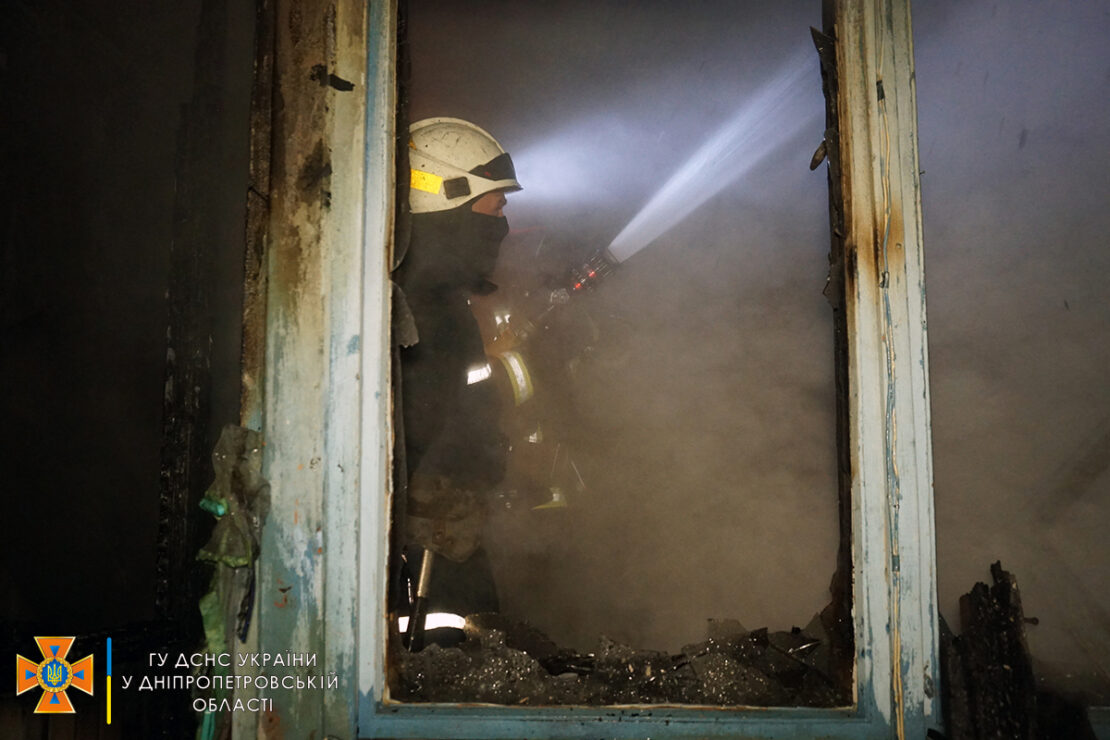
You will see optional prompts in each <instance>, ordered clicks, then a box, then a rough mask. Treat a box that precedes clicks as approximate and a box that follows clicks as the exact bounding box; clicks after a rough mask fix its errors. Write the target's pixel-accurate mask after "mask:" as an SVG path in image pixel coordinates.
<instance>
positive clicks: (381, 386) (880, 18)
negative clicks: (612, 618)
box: [354, 0, 940, 738]
mask: <svg viewBox="0 0 1110 740" xmlns="http://www.w3.org/2000/svg"><path fill="white" fill-rule="evenodd" d="M678 8H679V4H677V3H676V9H678ZM834 9H835V17H836V29H837V35H838V44H837V46H838V49H837V64H838V71H839V78H840V87H841V93H840V96H839V100H838V110H839V114H840V122H841V124H840V125H841V131H840V160H841V167H842V170H843V172H844V178H843V180H842V182H843V187H844V195H845V200H846V202H850V203H851V206H850V208H851V210H850V212H848V213H846V214H845V216H846V218H845V221H846V228H847V231H848V233H847V234H846V235H845V242H846V245H847V246H846V256H847V259H846V260H845V261H846V263H847V264H848V268H847V270H846V275H845V285H846V310H847V311H848V315H847V318H848V334H849V337H848V341H849V368H848V372H849V380H850V389H851V390H850V396H851V398H850V408H851V413H850V417H851V435H852V439H851V441H850V443H849V444H850V447H851V450H850V452H851V458H852V469H853V481H852V527H853V540H852V558H853V575H854V585H853V605H854V606H853V618H854V626H855V638H856V681H855V697H856V701H855V703H854V705H853V706H851V707H847V708H843V709H809V708H773V709H763V708H759V709H756V708H752V709H744V708H740V709H731V708H730V709H711V708H698V707H655V706H651V707H648V706H634V707H538V708H528V709H524V708H510V707H498V706H484V705H483V706H474V705H470V706H457V705H415V704H400V703H393V702H390V701H389V700H388V699H387V698H386V690H385V615H384V603H385V578H384V573H385V572H386V544H385V543H386V541H387V536H388V521H389V517H388V511H389V495H390V493H389V490H388V476H389V472H388V471H389V446H390V442H389V441H390V439H391V430H390V427H389V418H390V414H389V393H388V388H389V347H388V337H389V289H388V276H387V272H386V265H387V264H388V262H389V260H388V254H389V249H390V243H391V237H392V235H391V230H392V223H393V221H392V212H393V188H394V181H393V173H394V166H393V165H394V160H393V146H394V144H393V142H394V116H395V105H396V98H395V77H394V73H395V69H394V68H395V56H394V49H395V43H396V42H395V32H396V7H395V2H394V0H381V1H378V0H371V2H370V5H369V14H368V15H369V28H368V44H367V50H368V64H367V78H366V79H367V83H368V84H367V85H366V89H367V99H366V106H367V115H366V158H365V171H366V173H367V178H366V182H365V193H364V195H365V206H366V208H365V222H364V223H365V232H364V243H363V255H364V257H365V258H364V259H363V260H362V262H363V265H364V271H363V275H362V286H361V290H362V296H361V299H362V300H361V305H362V336H363V338H364V341H363V343H362V348H361V377H362V383H363V388H364V391H363V393H362V405H361V421H360V427H361V453H360V456H361V460H360V468H361V481H362V483H361V493H360V502H359V548H358V550H359V552H358V591H359V598H358V604H359V605H360V606H359V608H358V609H357V613H356V615H355V619H356V622H357V624H356V627H355V629H356V633H357V640H356V643H355V648H354V649H355V653H356V654H355V656H354V662H355V665H356V668H357V674H358V686H357V715H358V735H359V737H391V738H519V737H528V738H587V737H601V736H604V737H613V738H633V737H636V738H639V737H647V736H651V737H752V738H814V737H822V738H888V737H924V736H925V733H926V730H927V729H928V728H930V727H937V726H939V725H940V719H939V716H938V712H939V702H938V700H937V696H938V693H939V687H938V675H939V671H938V667H937V654H938V650H937V616H936V615H937V610H936V586H935V581H936V579H935V554H934V533H933V526H934V525H933V501H932V463H931V448H930V438H929V415H928V397H929V395H928V363H927V353H926V336H925V305H924V304H925V298H924V296H925V289H924V278H923V268H922V261H923V260H922V242H921V225H920V189H919V181H918V176H917V173H918V167H917V150H916V144H915V140H916V107H915V105H916V103H915V100H914V95H915V91H914V87H913V64H912V38H911V32H910V21H909V0H880V1H879V2H864V1H863V0H842V1H841V2H836V3H834ZM878 80H881V81H882V83H883V85H882V86H881V88H882V89H883V91H884V94H883V95H882V96H879V95H876V81H878ZM892 214H897V215H898V216H900V218H897V219H894V218H893V217H892ZM374 337H376V339H375V340H374V341H370V339H371V338H374ZM374 388H376V389H378V390H377V391H374V392H371V389H374Z"/></svg>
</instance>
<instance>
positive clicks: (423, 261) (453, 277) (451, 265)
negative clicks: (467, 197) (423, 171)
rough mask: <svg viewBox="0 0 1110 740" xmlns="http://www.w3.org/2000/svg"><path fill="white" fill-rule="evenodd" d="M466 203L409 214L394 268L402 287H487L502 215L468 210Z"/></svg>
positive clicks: (504, 230)
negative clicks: (405, 240)
mask: <svg viewBox="0 0 1110 740" xmlns="http://www.w3.org/2000/svg"><path fill="white" fill-rule="evenodd" d="M472 204H473V201H470V202H468V203H465V204H463V205H461V206H459V207H457V208H452V209H450V210H448V211H434V212H432V213H417V214H413V216H412V236H411V241H410V243H409V250H408V254H406V255H405V260H404V262H402V263H401V267H400V270H399V272H400V276H399V277H400V282H401V285H402V286H403V287H404V288H405V290H406V292H408V291H409V290H411V289H421V290H429V289H431V290H434V289H451V288H463V289H465V290H468V291H470V292H475V293H487V292H489V290H490V283H489V278H490V276H491V275H493V270H494V267H496V265H497V255H498V253H499V252H500V250H501V242H502V240H504V238H505V236H506V235H507V234H508V233H509V222H508V220H506V219H505V217H504V216H488V215H486V214H484V213H475V212H474V211H472V210H470V207H471V205H472Z"/></svg>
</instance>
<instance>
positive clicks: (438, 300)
mask: <svg viewBox="0 0 1110 740" xmlns="http://www.w3.org/2000/svg"><path fill="white" fill-rule="evenodd" d="M409 136H410V138H409V148H408V157H409V165H410V168H411V177H410V182H409V205H410V209H411V213H412V216H411V231H410V237H409V243H408V250H407V253H406V254H405V255H404V258H403V260H402V261H401V264H400V265H399V267H398V268H397V270H396V271H395V273H394V280H395V282H396V283H397V284H398V285H399V286H400V288H401V290H402V292H403V294H404V304H407V309H408V311H411V318H412V320H413V322H414V324H415V329H416V339H417V341H416V342H415V343H412V344H410V345H409V346H403V347H402V348H401V350H400V364H401V406H402V420H403V426H404V437H403V439H404V450H403V453H404V457H405V466H404V467H405V472H406V473H407V478H408V485H407V492H406V495H405V503H404V511H403V519H404V524H403V526H402V528H401V530H402V537H403V543H404V559H405V562H406V564H407V565H406V567H407V569H408V571H409V572H410V573H411V574H412V576H411V578H412V580H413V582H414V583H415V582H416V581H417V580H422V581H423V583H422V585H421V587H422V588H423V595H424V596H426V597H427V602H426V607H427V609H428V611H429V612H432V613H449V614H454V615H462V616H465V615H467V614H472V613H476V612H483V611H497V610H498V598H497V590H496V587H495V585H494V580H493V575H492V571H491V569H490V565H489V559H488V557H487V556H486V553H485V551H484V549H483V548H482V546H481V534H482V528H483V525H484V522H485V518H486V512H487V503H488V501H487V499H488V497H489V494H490V492H491V491H492V490H493V488H494V487H495V486H496V485H497V483H498V482H499V481H500V480H501V478H502V476H503V475H504V471H505V464H506V456H507V453H508V443H507V439H506V437H505V436H504V435H503V434H502V433H501V430H500V427H499V418H500V400H499V394H498V392H497V390H496V389H495V388H494V384H493V383H491V382H486V381H487V380H488V379H489V377H490V375H491V368H490V365H489V361H488V360H487V358H486V355H485V351H484V349H483V342H482V336H481V333H480V331H479V328H478V323H477V322H476V320H475V318H474V316H473V314H472V313H471V310H470V298H471V296H474V295H486V294H488V293H490V292H492V291H494V290H496V286H495V285H494V284H493V283H491V282H490V277H491V276H492V274H493V270H494V267H495V265H496V263H497V257H498V252H499V249H500V246H501V241H502V240H503V239H504V238H505V236H506V235H507V234H508V230H509V227H508V222H507V221H506V219H505V216H504V214H503V212H502V209H503V208H504V207H505V204H506V193H509V192H512V191H516V190H520V189H521V187H520V184H519V183H518V182H517V179H516V173H515V171H514V168H513V163H512V160H511V159H510V157H509V154H508V153H507V152H506V151H505V150H504V149H503V148H502V147H501V145H500V144H498V142H497V141H496V140H495V139H494V138H493V137H492V136H490V135H489V134H488V133H487V132H486V131H484V130H483V129H481V128H479V127H478V126H476V125H474V124H472V123H469V122H467V121H463V120H460V119H457V118H430V119H425V120H422V121H418V122H416V123H414V124H412V126H411V127H410V129H409ZM402 310H403V309H402ZM421 564H423V565H425V566H428V567H427V572H426V573H425V574H424V578H422V579H418V578H417V576H416V575H415V574H416V573H418V572H420V568H421ZM413 621H416V620H415V619H414V620H413Z"/></svg>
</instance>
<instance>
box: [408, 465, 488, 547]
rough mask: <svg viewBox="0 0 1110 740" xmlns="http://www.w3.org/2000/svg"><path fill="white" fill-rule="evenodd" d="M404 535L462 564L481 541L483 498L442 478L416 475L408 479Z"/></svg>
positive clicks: (484, 504)
mask: <svg viewBox="0 0 1110 740" xmlns="http://www.w3.org/2000/svg"><path fill="white" fill-rule="evenodd" d="M407 508H408V511H407V512H406V517H405V535H406V537H407V539H408V542H410V543H413V544H416V545H420V546H421V547H423V548H425V549H428V550H431V551H433V552H435V553H438V554H440V555H442V556H443V557H445V558H447V559H448V560H454V561H455V562H456V563H462V562H464V561H466V560H467V559H469V558H470V556H471V555H473V554H474V551H475V550H477V549H478V547H479V546H480V545H481V541H482V528H483V527H484V526H485V523H486V517H487V514H488V507H487V506H486V497H485V496H482V495H481V494H479V493H478V492H477V491H473V490H468V489H465V488H460V487H459V486H458V485H457V484H456V483H454V482H452V481H451V480H450V479H449V478H447V477H445V476H442V475H426V474H423V473H415V474H413V476H412V478H411V479H410V480H409V491H408V507H407Z"/></svg>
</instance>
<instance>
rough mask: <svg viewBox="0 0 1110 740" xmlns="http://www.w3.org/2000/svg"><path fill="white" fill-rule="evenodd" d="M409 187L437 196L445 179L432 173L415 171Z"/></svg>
mask: <svg viewBox="0 0 1110 740" xmlns="http://www.w3.org/2000/svg"><path fill="white" fill-rule="evenodd" d="M409 187H411V188H412V189H413V190H423V191H424V192H425V193H432V194H433V195H435V194H437V193H439V189H440V188H441V187H443V178H442V177H440V176H439V175H433V174H432V173H431V172H424V171H423V170H413V171H412V179H411V180H410V181H409Z"/></svg>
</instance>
